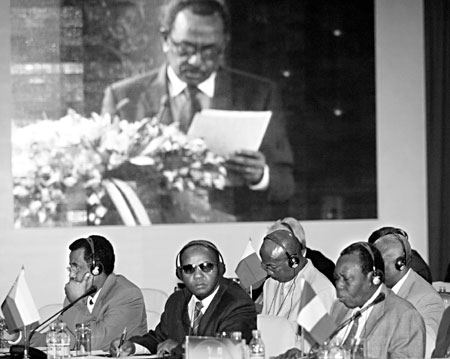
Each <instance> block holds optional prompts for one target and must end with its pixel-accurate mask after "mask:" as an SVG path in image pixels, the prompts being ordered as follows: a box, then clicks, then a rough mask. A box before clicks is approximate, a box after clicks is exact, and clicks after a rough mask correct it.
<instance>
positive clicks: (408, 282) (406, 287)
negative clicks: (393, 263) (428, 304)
mask: <svg viewBox="0 0 450 359" xmlns="http://www.w3.org/2000/svg"><path fill="white" fill-rule="evenodd" d="M415 279H416V278H414V272H412V271H411V272H410V273H409V274H408V276H407V277H406V279H405V282H404V283H403V284H402V286H401V287H400V290H399V291H398V293H397V295H398V296H399V297H402V298H407V297H408V294H409V293H410V292H411V288H412V286H413V285H414V281H415Z"/></svg>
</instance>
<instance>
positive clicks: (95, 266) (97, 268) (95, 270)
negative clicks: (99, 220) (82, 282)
mask: <svg viewBox="0 0 450 359" xmlns="http://www.w3.org/2000/svg"><path fill="white" fill-rule="evenodd" d="M86 241H87V242H88V243H89V247H91V254H92V263H91V274H92V275H93V276H98V275H100V274H102V273H103V263H102V262H100V261H99V260H96V259H95V248H94V240H93V239H92V238H91V237H87V238H86Z"/></svg>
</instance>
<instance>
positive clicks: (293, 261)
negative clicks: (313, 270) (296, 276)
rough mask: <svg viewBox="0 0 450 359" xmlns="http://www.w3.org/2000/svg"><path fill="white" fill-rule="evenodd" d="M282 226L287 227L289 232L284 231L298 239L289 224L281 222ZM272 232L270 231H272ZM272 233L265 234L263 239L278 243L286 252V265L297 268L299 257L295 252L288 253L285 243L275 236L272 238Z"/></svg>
mask: <svg viewBox="0 0 450 359" xmlns="http://www.w3.org/2000/svg"><path fill="white" fill-rule="evenodd" d="M282 224H283V223H282ZM283 226H285V227H287V228H288V229H289V232H288V231H285V232H288V233H290V234H291V235H292V236H293V237H294V238H295V239H296V240H297V241H298V238H297V237H296V236H295V234H294V232H292V229H291V228H290V226H289V225H288V224H283ZM276 231H283V230H282V229H278V230H276ZM276 231H274V232H276ZM274 232H272V233H274ZM272 233H269V234H267V235H266V236H265V237H264V239H263V240H264V241H265V240H268V241H271V242H273V243H275V244H276V245H278V246H279V247H281V248H282V249H283V250H284V253H285V254H286V257H287V258H288V265H289V267H291V268H294V269H295V268H297V267H298V265H299V264H300V258H299V257H298V255H297V253H293V254H291V253H289V252H288V250H287V248H286V247H285V245H284V244H283V243H282V242H281V241H279V240H278V239H277V238H276V237H275V238H273V237H272V236H271V234H272ZM299 242H300V241H299ZM300 244H301V243H300ZM302 248H303V246H302Z"/></svg>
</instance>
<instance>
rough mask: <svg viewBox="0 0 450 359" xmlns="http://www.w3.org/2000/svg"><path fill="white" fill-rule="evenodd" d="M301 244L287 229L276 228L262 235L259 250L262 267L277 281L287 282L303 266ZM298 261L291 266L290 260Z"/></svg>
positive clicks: (303, 259)
mask: <svg viewBox="0 0 450 359" xmlns="http://www.w3.org/2000/svg"><path fill="white" fill-rule="evenodd" d="M301 249H302V245H301V244H300V242H299V241H298V239H297V238H296V237H294V235H293V234H292V233H291V231H289V229H287V228H286V229H277V230H275V231H273V232H270V233H269V234H267V235H266V236H265V237H264V241H263V244H262V246H261V249H260V251H259V253H260V255H261V261H262V265H263V268H264V269H265V271H266V272H267V274H268V275H269V276H270V277H272V278H273V279H275V280H277V281H279V282H288V281H290V280H291V279H292V278H294V277H295V276H296V275H297V273H298V272H299V271H300V270H301V269H302V268H303V267H304V266H305V264H306V259H305V258H304V257H303V256H302V253H301ZM294 257H295V260H296V261H297V262H298V265H297V266H295V267H293V266H292V260H293V259H294Z"/></svg>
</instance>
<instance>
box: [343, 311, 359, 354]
mask: <svg viewBox="0 0 450 359" xmlns="http://www.w3.org/2000/svg"><path fill="white" fill-rule="evenodd" d="M360 318H361V317H358V318H357V319H356V320H355V321H354V322H353V325H352V327H351V328H350V333H348V335H347V338H345V341H344V343H343V344H342V346H343V347H344V349H347V350H350V349H351V346H352V339H354V338H355V335H356V332H357V330H358V325H359V319H360Z"/></svg>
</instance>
